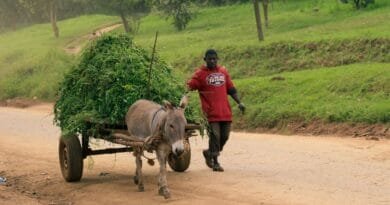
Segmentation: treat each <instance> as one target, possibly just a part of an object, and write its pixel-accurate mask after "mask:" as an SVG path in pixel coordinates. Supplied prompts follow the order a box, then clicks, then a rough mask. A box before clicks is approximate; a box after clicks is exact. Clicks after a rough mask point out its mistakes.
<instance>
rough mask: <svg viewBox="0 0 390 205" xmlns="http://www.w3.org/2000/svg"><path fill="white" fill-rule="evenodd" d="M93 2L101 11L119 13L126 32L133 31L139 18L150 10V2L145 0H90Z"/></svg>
mask: <svg viewBox="0 0 390 205" xmlns="http://www.w3.org/2000/svg"><path fill="white" fill-rule="evenodd" d="M94 2H96V3H97V4H98V7H99V8H98V9H99V10H100V11H101V12H103V13H109V14H113V13H114V14H117V15H119V16H120V18H121V20H122V23H123V27H124V29H125V31H126V33H133V32H135V31H136V30H137V23H138V22H139V19H140V18H141V17H142V16H143V15H145V14H147V13H149V12H150V3H149V2H148V1H147V0H110V1H107V0H96V1H94V0H91V3H94ZM128 17H130V20H131V24H129V21H128Z"/></svg>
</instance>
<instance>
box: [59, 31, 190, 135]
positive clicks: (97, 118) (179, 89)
mask: <svg viewBox="0 0 390 205" xmlns="http://www.w3.org/2000/svg"><path fill="white" fill-rule="evenodd" d="M149 56H151V55H150V54H149V53H147V52H146V51H145V50H144V49H142V48H140V47H138V46H136V45H135V44H134V42H133V41H132V39H131V38H130V37H128V36H127V35H107V36H103V37H101V38H100V39H98V40H97V41H95V42H94V43H93V44H92V45H91V46H90V47H89V48H88V49H87V50H85V52H84V53H83V54H82V57H81V61H80V63H79V64H78V65H77V66H75V67H74V68H73V69H72V70H71V71H70V72H69V73H68V74H67V75H66V76H65V79H64V81H63V82H62V83H61V85H60V89H59V92H58V97H59V98H58V100H57V102H56V104H55V110H54V114H55V122H56V124H57V125H58V126H60V127H61V130H62V132H63V135H70V134H76V133H81V132H82V131H84V130H86V129H89V128H88V127H87V123H86V121H92V122H96V123H109V124H123V123H124V116H125V114H126V112H127V109H128V108H129V106H130V105H131V104H133V103H134V102H135V101H136V100H138V99H141V98H147V97H148V95H147V93H148V86H147V84H148V79H149V77H148V76H149V74H148V73H149V65H150V61H151V58H150V57H149ZM153 70H154V72H153V74H152V76H151V81H152V84H151V87H150V98H149V99H150V100H153V101H155V102H158V103H161V102H162V101H163V100H169V101H171V102H178V101H179V100H180V98H181V96H182V95H183V93H184V91H185V90H184V86H181V85H184V83H179V82H180V79H179V78H177V77H176V76H175V75H174V73H173V72H172V69H171V68H170V67H168V66H167V64H166V63H165V62H164V61H162V60H161V59H159V58H156V59H155V62H154V66H153ZM191 113H192V112H191V109H190V110H189V112H187V118H189V119H190V120H191V119H193V117H192V116H193V114H191ZM92 129H93V127H92Z"/></svg>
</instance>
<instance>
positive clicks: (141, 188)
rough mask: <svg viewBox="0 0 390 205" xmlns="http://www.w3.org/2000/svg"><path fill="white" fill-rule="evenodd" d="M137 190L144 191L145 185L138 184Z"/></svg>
mask: <svg viewBox="0 0 390 205" xmlns="http://www.w3.org/2000/svg"><path fill="white" fill-rule="evenodd" d="M138 191H139V192H144V191H145V187H144V185H143V184H139V185H138Z"/></svg>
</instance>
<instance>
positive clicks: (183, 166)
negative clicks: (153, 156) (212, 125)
mask: <svg viewBox="0 0 390 205" xmlns="http://www.w3.org/2000/svg"><path fill="white" fill-rule="evenodd" d="M190 162H191V146H190V142H189V141H188V140H185V141H184V153H183V154H181V155H180V157H178V156H176V155H174V154H173V153H170V154H169V155H168V164H169V166H170V167H171V169H172V170H173V171H176V172H184V171H185V170H187V169H188V167H189V166H190Z"/></svg>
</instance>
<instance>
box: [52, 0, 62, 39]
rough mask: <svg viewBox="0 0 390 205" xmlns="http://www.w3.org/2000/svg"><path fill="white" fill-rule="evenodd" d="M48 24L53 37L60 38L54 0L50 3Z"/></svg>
mask: <svg viewBox="0 0 390 205" xmlns="http://www.w3.org/2000/svg"><path fill="white" fill-rule="evenodd" d="M50 22H51V27H52V28H53V32H54V36H55V37H56V38H58V37H59V36H60V31H59V29H58V26H57V2H56V0H51V2H50Z"/></svg>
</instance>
